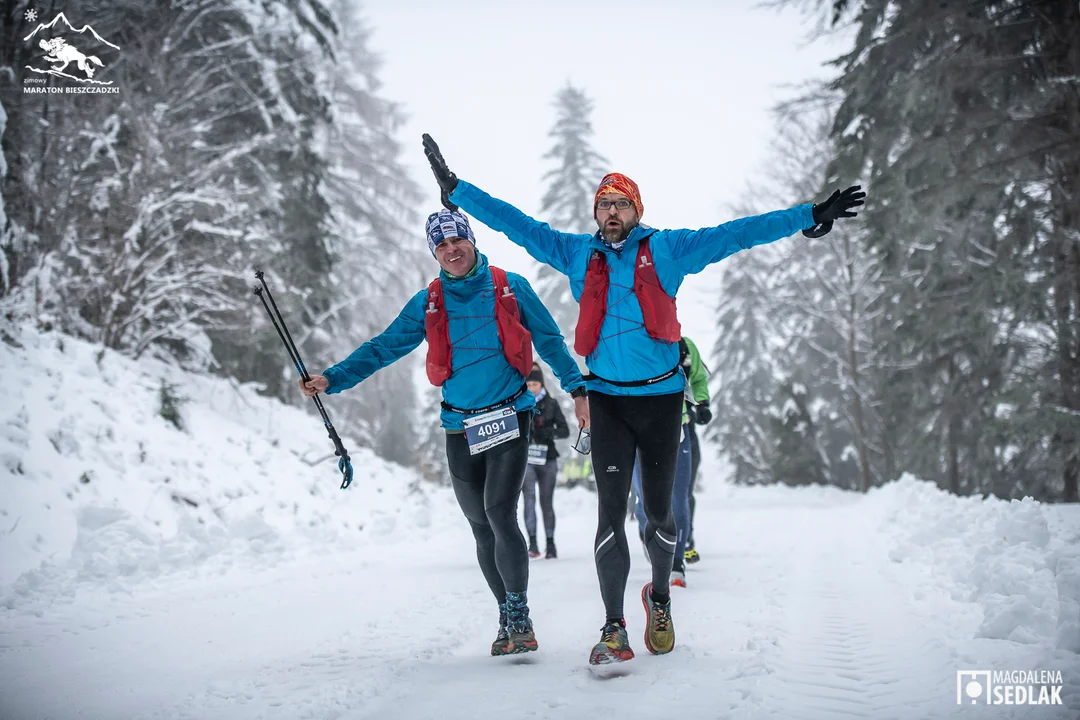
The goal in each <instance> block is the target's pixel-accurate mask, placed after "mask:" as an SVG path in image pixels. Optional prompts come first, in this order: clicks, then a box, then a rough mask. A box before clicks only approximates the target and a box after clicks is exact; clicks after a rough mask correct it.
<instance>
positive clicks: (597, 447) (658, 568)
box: [589, 390, 683, 620]
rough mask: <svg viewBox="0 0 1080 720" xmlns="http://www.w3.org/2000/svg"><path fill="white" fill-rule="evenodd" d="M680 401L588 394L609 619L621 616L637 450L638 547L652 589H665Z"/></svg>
mask: <svg viewBox="0 0 1080 720" xmlns="http://www.w3.org/2000/svg"><path fill="white" fill-rule="evenodd" d="M682 403H683V394H682V393H672V394H669V395H644V396H642V395H637V396H626V395H605V394H603V393H598V392H594V391H591V390H590V391H589V411H590V413H591V415H592V455H593V468H594V472H595V474H596V495H597V502H598V505H599V522H598V524H597V529H596V543H595V545H594V547H595V550H594V556H595V558H596V574H597V577H598V578H599V579H600V594H601V596H603V599H604V609H605V611H606V612H607V619H608V620H617V619H620V618H622V617H623V595H625V593H626V580H627V577H628V576H629V574H630V549H629V547H627V544H626V532H625V523H626V500H627V496H628V495H629V494H630V483H631V477H632V474H633V470H634V454H635V452H640V453H641V498H642V500H643V502H644V505H645V545H646V547H648V549H649V559H650V562H651V563H652V578H653V588H654V589H655V590H656V591H657V592H658V593H661V594H662V593H665V592H667V590H668V582H669V581H670V580H671V564H672V559H673V558H674V553H675V540H676V531H675V519H674V517H673V516H672V514H671V488H672V485H673V484H674V482H675V460H676V458H677V453H678V449H679V438H680V435H681V434H682Z"/></svg>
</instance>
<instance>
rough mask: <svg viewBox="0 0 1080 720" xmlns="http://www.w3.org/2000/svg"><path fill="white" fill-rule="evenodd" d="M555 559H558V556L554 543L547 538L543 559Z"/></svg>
mask: <svg viewBox="0 0 1080 720" xmlns="http://www.w3.org/2000/svg"><path fill="white" fill-rule="evenodd" d="M557 557H559V554H558V553H557V552H555V541H554V540H553V539H551V538H548V541H547V552H546V553H545V554H544V558H545V559H547V560H554V559H555V558H557Z"/></svg>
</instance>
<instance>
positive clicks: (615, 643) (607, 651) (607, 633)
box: [589, 620, 634, 665]
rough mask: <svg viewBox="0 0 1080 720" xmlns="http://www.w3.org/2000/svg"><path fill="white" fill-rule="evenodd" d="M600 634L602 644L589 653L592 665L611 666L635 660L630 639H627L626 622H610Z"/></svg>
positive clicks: (595, 646)
mask: <svg viewBox="0 0 1080 720" xmlns="http://www.w3.org/2000/svg"><path fill="white" fill-rule="evenodd" d="M600 633H601V634H600V642H598V643H596V645H594V646H593V649H592V652H590V653H589V664H590V665H609V664H611V663H617V662H625V661H626V660H633V659H634V651H633V650H631V649H630V639H629V638H627V637H626V621H625V620H617V621H616V620H609V621H608V622H607V623H606V624H605V625H604V629H603V630H601V631H600Z"/></svg>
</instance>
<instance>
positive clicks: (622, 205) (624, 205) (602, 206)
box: [596, 200, 634, 210]
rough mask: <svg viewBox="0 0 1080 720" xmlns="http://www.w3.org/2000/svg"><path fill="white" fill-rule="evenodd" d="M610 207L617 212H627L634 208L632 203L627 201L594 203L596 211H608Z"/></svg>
mask: <svg viewBox="0 0 1080 720" xmlns="http://www.w3.org/2000/svg"><path fill="white" fill-rule="evenodd" d="M612 205H614V206H615V207H616V208H617V209H619V210H628V209H630V208H631V207H633V206H634V203H633V202H631V201H629V200H600V201H599V202H597V203H596V209H597V210H610V209H611V206H612Z"/></svg>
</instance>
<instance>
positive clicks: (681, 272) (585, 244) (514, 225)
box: [450, 180, 814, 395]
mask: <svg viewBox="0 0 1080 720" xmlns="http://www.w3.org/2000/svg"><path fill="white" fill-rule="evenodd" d="M450 199H451V200H453V202H454V203H456V204H457V205H459V206H461V209H462V210H463V211H465V212H467V213H469V214H470V215H472V216H473V217H475V218H476V219H477V220H479V221H480V222H482V223H484V224H485V225H487V226H488V227H490V228H491V229H493V230H497V231H499V232H501V233H503V234H504V235H506V236H507V237H508V238H510V239H511V240H512V241H513V242H514V243H516V244H518V245H520V246H521V247H523V248H525V250H527V251H528V253H529V254H530V255H532V256H533V257H534V258H536V259H537V260H539V261H540V262H542V263H546V264H547V265H550V266H551V267H553V268H555V269H556V270H558V271H559V272H561V273H563V274H564V275H566V276H567V277H569V278H570V290H571V292H573V294H574V299H575V300H578V301H579V302H580V300H581V293H582V290H583V289H584V287H585V271H586V269H587V268H588V265H589V258H590V257H591V256H592V252H593V250H599V251H600V252H602V253H604V255H606V256H607V264H608V268H609V273H610V276H609V277H610V284H609V286H608V295H607V315H606V316H605V318H604V323H603V325H601V326H600V343H599V345H597V348H596V350H595V351H593V353H592V354H591V355H589V356H588V357H587V358H585V364H586V365H587V366H588V368H589V370H590V371H591V372H593V373H595V374H596V375H597V376H599V377H602V378H606V379H608V380H616V381H620V382H631V381H634V380H645V379H648V378H653V377H657V376H660V375H663V374H664V373H666V372H668V371H669V370H671V369H672V368H674V367H675V366H676V365H677V364H678V362H679V344H678V343H667V342H662V341H658V340H653V339H652V338H651V337H649V335H648V333H646V332H645V322H644V320H643V318H642V314H641V306H640V305H638V301H637V297H636V296H635V295H634V292H633V290H632V288H633V287H634V266H635V264H636V259H637V249H638V245H639V244H640V243H641V240H642V239H643V238H645V237H648V238H649V249H650V250H651V251H652V256H653V260H654V261H655V262H654V264H655V267H656V274H657V276H658V277H659V279H660V284H661V285H662V286H663V288H664V291H665V292H666V293H667V294H668V295H670V296H671V297H675V296H676V293H677V292H678V291H679V286H680V285H682V281H683V278H685V277H686V276H687V275H692V274H693V273H698V272H701V271H702V270H704V269H705V268H706V267H707V266H709V265H711V264H712V263H715V262H719V261H721V260H723V259H724V258H726V257H727V256H729V255H732V254H734V253H736V252H738V251H739V250H746V249H749V248H752V247H754V246H755V245H764V244H765V243H770V242H773V241H775V240H779V239H780V238H785V237H787V236H789V235H792V234H794V233H796V232H798V231H799V230H803V229H805V228H809V227H813V225H814V216H813V205H796V206H795V207H793V208H791V209H789V210H778V211H776V212H770V213H765V214H764V215H756V216H753V217H745V218H741V219H739V220H733V221H731V222H728V223H724V224H723V225H718V226H717V227H711V228H703V229H701V230H655V229H653V228H650V227H648V226H647V225H640V224H639V225H638V226H637V227H635V228H634V229H633V230H631V231H630V235H629V237H627V239H626V244H625V245H624V246H623V247H622V249H621V250H615V249H613V248H611V247H610V246H609V245H607V244H606V243H605V242H604V241H603V239H602V238H601V236H600V233H599V231H597V232H596V233H594V234H593V235H578V234H574V233H564V232H559V231H557V230H552V229H551V227H550V226H548V224H547V223H542V222H539V221H537V220H534V219H532V218H531V217H529V216H528V215H526V214H525V213H523V212H521V211H520V210H518V209H517V208H515V207H514V206H513V205H510V204H509V203H506V202H503V201H502V200H499V199H497V198H493V197H491V196H490V195H488V194H487V193H485V192H484V191H483V190H481V189H480V188H478V187H476V186H475V185H470V184H469V183H467V182H465V181H463V180H461V181H458V185H457V188H456V189H455V190H454V192H453V194H452V195H451V196H450ZM685 382H686V381H685V379H684V377H683V374H682V373H681V372H680V373H678V374H676V375H675V376H673V377H671V378H668V379H667V380H664V381H662V382H658V383H655V384H653V385H647V386H643V387H631V388H627V387H618V386H616V385H611V384H609V383H605V382H602V381H600V380H590V381H589V383H588V384H589V389H590V390H595V391H597V392H602V393H607V394H609V395H661V394H666V393H677V392H682V391H683V387H684V385H685Z"/></svg>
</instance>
